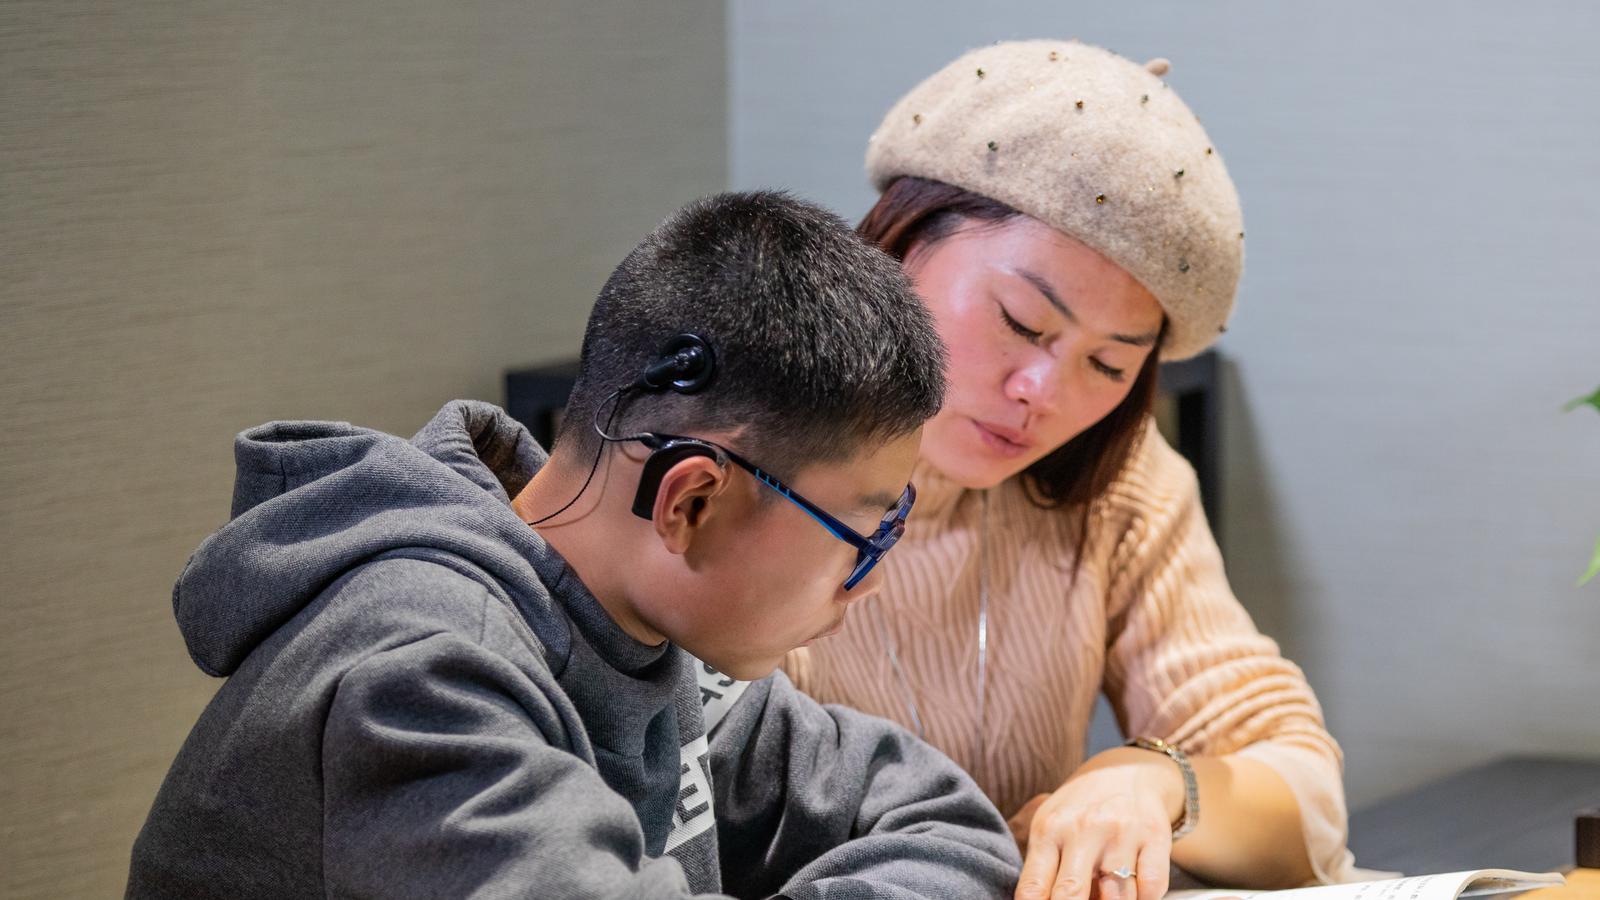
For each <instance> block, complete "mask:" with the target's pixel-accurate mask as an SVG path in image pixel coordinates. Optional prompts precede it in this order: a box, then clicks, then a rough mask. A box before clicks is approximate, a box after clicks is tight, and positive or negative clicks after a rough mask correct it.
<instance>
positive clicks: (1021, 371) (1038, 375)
mask: <svg viewBox="0 0 1600 900" xmlns="http://www.w3.org/2000/svg"><path fill="white" fill-rule="evenodd" d="M1005 395H1006V399H1007V400H1017V401H1020V402H1022V403H1024V404H1026V405H1027V406H1028V407H1029V408H1030V409H1032V410H1033V411H1035V412H1047V411H1051V410H1054V409H1055V407H1056V403H1057V402H1058V398H1059V397H1060V395H1061V377H1060V373H1059V372H1057V370H1056V365H1055V363H1054V361H1053V360H1052V361H1050V362H1039V363H1035V364H1032V365H1026V366H1019V367H1017V368H1016V369H1014V370H1012V372H1011V374H1010V375H1009V376H1007V377H1006V382H1005Z"/></svg>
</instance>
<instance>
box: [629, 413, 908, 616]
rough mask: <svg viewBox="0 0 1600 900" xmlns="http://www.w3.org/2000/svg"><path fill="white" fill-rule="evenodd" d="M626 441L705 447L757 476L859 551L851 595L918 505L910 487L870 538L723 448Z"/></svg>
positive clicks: (656, 437) (657, 438)
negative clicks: (913, 508)
mask: <svg viewBox="0 0 1600 900" xmlns="http://www.w3.org/2000/svg"><path fill="white" fill-rule="evenodd" d="M622 440H636V441H639V442H640V443H642V444H644V445H645V446H647V447H649V448H650V449H651V450H652V451H653V453H652V455H654V453H659V452H661V451H664V450H673V449H680V448H681V449H689V448H695V447H704V448H707V449H710V450H712V451H714V453H715V454H716V455H717V456H718V457H719V458H718V460H717V461H718V463H719V464H720V463H721V462H722V460H723V459H728V460H732V461H733V462H734V464H735V465H737V466H739V468H741V469H744V470H745V471H747V472H749V473H750V474H751V475H754V476H755V477H756V480H757V481H759V482H761V483H762V484H764V485H766V486H767V487H770V488H772V489H773V490H775V491H777V492H778V493H780V494H782V495H783V496H784V498H785V499H787V500H788V501H789V502H791V503H793V504H794V505H796V506H798V507H800V508H801V509H802V510H804V511H805V513H806V515H808V516H810V517H811V518H813V519H815V520H817V523H818V524H819V525H821V526H822V527H823V528H826V529H827V530H828V533H829V534H832V535H833V536H834V537H836V538H838V539H839V540H841V541H844V542H845V543H846V544H849V545H850V546H852V547H854V548H856V564H855V568H854V569H852V570H851V571H850V576H849V577H848V578H846V579H845V581H844V589H845V590H847V591H848V590H850V589H851V588H853V587H855V586H856V585H857V584H859V583H860V582H861V579H863V578H865V577H867V573H868V572H871V571H872V567H873V566H876V565H877V564H878V560H880V559H883V556H884V554H886V553H888V552H889V548H891V547H893V546H894V545H895V543H896V542H897V541H899V540H900V535H902V534H904V533H905V530H906V517H907V516H909V515H911V506H912V504H914V503H916V502H917V489H916V487H915V486H913V485H911V484H907V485H906V489H905V491H904V492H903V493H902V494H901V495H900V499H899V501H898V502H896V503H895V505H894V508H893V509H891V510H889V512H888V513H886V514H885V515H884V517H883V521H881V522H879V523H878V528H877V530H876V531H874V532H873V533H872V535H871V536H870V537H869V536H865V535H862V534H861V533H860V532H858V531H856V530H855V529H854V528H851V527H850V526H849V525H846V524H845V523H843V522H841V521H839V520H838V519H837V518H835V517H834V516H832V515H829V514H828V512H827V510H824V509H823V508H822V507H820V506H818V505H816V504H815V503H812V502H811V501H810V500H807V499H806V498H805V497H803V496H801V495H800V494H799V493H797V492H796V491H795V490H794V489H793V488H791V487H789V486H788V485H786V484H784V483H783V482H782V481H780V480H779V479H777V478H775V477H773V476H772V475H771V474H769V473H768V472H766V471H765V470H763V469H762V468H761V467H760V466H758V465H756V464H755V463H753V462H751V461H749V460H748V459H745V458H744V457H742V456H740V455H739V454H737V453H735V452H733V451H732V450H729V449H728V448H727V447H724V446H722V445H720V444H715V443H712V442H711V441H708V440H705V439H703V438H691V437H682V436H680V435H675V434H660V433H657V432H647V433H645V434H640V435H632V436H629V437H627V438H622ZM652 487H654V486H652ZM650 493H651V494H652V495H653V494H654V491H653V490H652V491H650ZM654 499H655V498H654V497H653V496H652V497H651V498H650V500H651V502H652V503H653V502H654Z"/></svg>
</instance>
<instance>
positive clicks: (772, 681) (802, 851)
mask: <svg viewBox="0 0 1600 900" xmlns="http://www.w3.org/2000/svg"><path fill="white" fill-rule="evenodd" d="M711 769H712V785H713V790H714V791H715V808H716V810H717V842H718V845H719V847H720V850H721V854H722V859H723V866H722V869H723V872H722V877H723V887H724V889H725V890H727V891H729V892H730V893H733V894H737V895H739V896H765V895H767V894H769V893H773V892H779V893H781V895H782V896H784V897H789V898H793V900H812V898H822V897H836V896H837V897H862V898H866V897H873V898H885V900H889V898H900V900H912V898H921V897H970V898H975V900H976V898H984V897H992V898H997V900H998V898H1009V897H1010V896H1011V895H1012V891H1013V890H1014V888H1015V886H1016V880H1017V875H1018V872H1019V870H1020V868H1021V864H1022V860H1021V859H1020V857H1019V856H1018V855H1017V847H1016V844H1015V842H1014V841H1013V840H1012V838H1011V835H1010V833H1009V832H1008V831H1007V829H1006V825H1005V822H1004V820H1002V819H1001V818H1000V814H999V812H997V811H996V810H995V808H994V805H993V804H991V803H990V802H989V801H988V800H987V799H985V798H984V796H983V794H982V792H980V791H979V790H978V787H977V785H975V784H973V782H972V780H971V779H970V778H968V777H967V776H966V774H965V773H963V772H962V771H961V770H960V768H959V767H957V766H956V765H955V763H953V762H951V761H950V760H949V759H947V758H945V757H944V756H943V755H941V754H940V753H939V752H938V751H937V750H934V749H933V748H932V747H930V746H929V745H927V744H925V743H923V742H922V741H920V740H918V739H917V738H916V737H914V736H913V735H911V734H910V733H909V732H907V731H905V730H904V729H902V728H900V727H899V726H897V725H894V724H893V723H890V722H887V721H885V720H883V719H878V718H875V717H872V716H867V715H863V714H861V713H858V712H856V711H854V710H850V709H846V708H843V707H837V706H827V707H824V706H822V705H820V704H818V703H817V702H816V701H814V700H812V699H811V698H809V697H807V696H805V695H804V694H801V693H800V692H799V691H797V690H796V689H795V687H794V685H793V684H791V683H790V681H789V679H788V678H787V677H785V676H784V675H783V673H781V672H780V673H776V674H774V675H772V676H771V677H769V678H766V679H763V680H761V681H759V682H755V683H754V684H752V685H751V686H750V687H749V689H748V690H746V691H745V693H744V695H743V696H742V697H741V698H740V699H739V701H738V702H737V703H736V704H735V705H734V706H733V708H732V709H731V710H730V711H729V712H728V715H727V718H726V719H724V720H723V722H722V723H721V725H720V727H719V728H718V729H717V730H716V731H715V732H714V733H713V738H712V742H711Z"/></svg>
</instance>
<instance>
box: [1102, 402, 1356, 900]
mask: <svg viewBox="0 0 1600 900" xmlns="http://www.w3.org/2000/svg"><path fill="white" fill-rule="evenodd" d="M1108 500H1109V503H1108V510H1107V511H1106V512H1105V514H1106V515H1107V517H1108V518H1110V519H1111V520H1112V521H1113V523H1115V524H1117V525H1120V528H1119V529H1118V530H1119V532H1120V540H1119V541H1118V543H1117V545H1116V546H1115V548H1114V549H1113V550H1112V554H1111V563H1110V568H1109V572H1110V584H1109V591H1108V594H1109V596H1108V608H1107V613H1108V615H1109V630H1108V634H1107V642H1108V645H1109V646H1108V653H1107V660H1106V677H1105V686H1106V694H1107V696H1108V698H1109V699H1110V700H1111V704H1112V707H1113V709H1114V710H1115V711H1116V714H1117V719H1118V723H1119V724H1120V725H1121V726H1122V729H1123V733H1124V734H1127V735H1130V736H1133V735H1143V736H1151V737H1160V738H1163V739H1165V740H1167V741H1169V742H1172V743H1174V744H1177V745H1178V746H1180V747H1182V748H1184V750H1186V751H1188V752H1190V753H1194V754H1198V755H1211V756H1221V755H1226V754H1233V753H1237V754H1241V755H1243V756H1247V757H1250V758H1252V759H1256V760H1259V761H1261V762H1263V763H1265V764H1266V765H1268V766H1270V767H1271V768H1272V769H1273V770H1274V771H1275V772H1277V773H1278V775H1279V776H1280V777H1281V778H1282V779H1283V780H1284V782H1285V783H1286V784H1287V785H1288V787H1289V789H1290V791H1291V792H1292V793H1293V794H1294V797H1295V800H1296V801H1297V803H1298V805H1299V809H1300V819H1301V828H1302V832H1303V834H1304V837H1305V841H1306V853H1307V856H1308V858H1309V860H1310V862H1311V866H1312V869H1313V871H1314V872H1315V875H1316V878H1317V880H1318V881H1319V882H1324V883H1333V882H1338V881H1342V880H1346V879H1347V878H1349V877H1350V875H1349V870H1350V867H1351V862H1352V860H1351V855H1350V852H1349V850H1347V849H1346V847H1345V843H1346V833H1347V814H1346V811H1345V800H1344V784H1343V772H1342V770H1343V756H1342V753H1341V751H1340V749H1339V745H1338V744H1337V743H1336V742H1335V741H1334V739H1333V737H1332V736H1331V735H1329V733H1328V730H1327V727H1326V726H1325V724H1324V722H1323V717H1322V708H1321V706H1320V705H1319V704H1318V703H1317V699H1316V697H1315V695H1313V694H1312V691H1311V687H1310V685H1309V684H1307V682H1306V679H1305V675H1304V673H1303V672H1301V670H1300V668H1299V667H1298V666H1296V665H1294V664H1293V663H1292V662H1290V661H1288V660H1287V659H1284V658H1283V656H1282V655H1281V654H1280V653H1279V651H1278V646H1277V644H1276V643H1275V642H1274V641H1272V640H1271V639H1270V638H1268V637H1266V636H1265V635H1262V634H1261V633H1260V632H1259V631H1257V630H1256V628H1255V625H1254V623H1252V621H1251V620H1250V616H1249V614H1248V613H1246V612H1245V610H1244V607H1243V606H1241V605H1240V604H1239V601H1238V599H1237V598H1235V597H1234V595H1233V591H1232V589H1231V588H1230V587H1229V586H1228V581H1227V577H1226V575H1225V574H1224V572H1223V565H1222V556H1221V553H1220V552H1219V550H1218V549H1217V543H1216V540H1215V539H1214V538H1213V536H1212V534H1211V531H1210V529H1209V527H1208V526H1207V524H1206V521H1205V514H1204V512H1203V511H1202V507H1201V505H1200V492H1199V486H1198V483H1197V481H1196V479H1195V476H1194V470H1193V469H1191V468H1190V467H1189V466H1188V464H1187V463H1186V462H1184V461H1183V459H1182V458H1181V457H1179V456H1178V455H1177V453H1176V452H1175V451H1173V450H1172V449H1171V448H1170V447H1168V446H1167V445H1166V443H1165V442H1164V441H1163V440H1162V439H1161V437H1160V436H1159V435H1158V434H1156V433H1155V431H1154V429H1153V428H1152V429H1151V431H1150V432H1149V433H1148V434H1147V435H1146V438H1145V441H1144V447H1143V449H1142V450H1141V451H1140V455H1139V460H1138V463H1137V464H1136V465H1135V466H1133V467H1131V468H1130V472H1129V473H1128V474H1127V475H1125V476H1124V477H1123V478H1122V479H1121V480H1120V481H1119V483H1118V484H1117V485H1116V486H1115V487H1114V488H1113V490H1112V492H1111V494H1110V496H1109V498H1108Z"/></svg>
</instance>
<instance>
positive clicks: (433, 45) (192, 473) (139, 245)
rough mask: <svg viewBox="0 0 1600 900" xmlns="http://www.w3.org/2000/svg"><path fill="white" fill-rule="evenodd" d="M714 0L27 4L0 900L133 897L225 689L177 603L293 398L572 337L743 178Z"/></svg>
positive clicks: (8, 8)
mask: <svg viewBox="0 0 1600 900" xmlns="http://www.w3.org/2000/svg"><path fill="white" fill-rule="evenodd" d="M724 24H725V20H724V10H723V7H722V4H721V3H719V2H714V0H698V2H693V3H682V2H677V3H673V4H670V5H669V4H642V3H631V2H626V0H561V2H539V3H525V2H490V0H472V2H462V3H399V4H396V3H385V2H370V0H358V2H354V3H348V2H347V3H331V4H330V3H312V2H292V3H277V2H271V3H268V2H248V0H247V2H235V3H226V4H215V3H208V2H199V0H174V2H165V3H127V4H118V3H93V2H64V0H41V2H10V3H6V4H3V5H0V385H4V387H3V393H0V422H4V423H5V425H4V427H3V428H0V478H3V483H4V502H3V503H0V554H3V557H0V604H3V609H4V622H5V624H4V627H3V628H0V773H3V774H0V895H3V896H6V897H35V896H37V897H88V896H112V895H120V893H121V889H122V885H123V882H124V879H125V878H126V874H127V859H128V849H129V847H130V845H131V843H132V841H133V837H134V834H135V832H136V831H137V829H138V827H139V824H140V822H141V821H142V820H143V817H144V814H145V812H146V810H147V809H148V808H149V804H150V801H151V799H152V798H153V797H154V795H155V790H156V787H157V785H158V784H159V782H160V779H161V777H162V775H163V774H164V772H165V771H166V767H167V765H168V763H169V762H170V761H171V759H172V756H173V754H174V753H175V752H176V751H177V748H178V745H179V743H180V742H181V741H182V739H183V736H184V735H185V734H186V733H187V732H188V729H189V726H190V725H191V724H193V722H194V719H195V717H196V715H197V714H198V713H199V711H200V708H201V707H202V705H203V704H204V703H205V702H206V700H207V699H208V698H209V696H210V694H211V692H212V691H213V690H214V689H215V687H216V684H217V682H215V681H213V680H211V679H208V678H205V677H203V676H201V675H200V673H199V672H198V671H197V670H196V669H195V668H194V667H193V666H192V665H190V663H189V662H188V659H187V656H186V655H185V653H184V650H183V646H182V643H181V641H180V640H179V638H178V635H177V631H176V629H175V628H174V626H173V623H172V614H171V606H170V601H169V599H168V598H169V597H170V596H171V586H172V582H173V579H174V578H175V577H176V575H177V574H178V572H179V570H180V569H181V567H182V566H183V563H184V560H185V559H186V558H187V554H188V553H189V552H190V551H191V550H192V549H193V548H194V546H195V544H196V543H197V542H198V541H199V540H200V538H201V537H203V536H204V535H205V534H206V533H207V532H208V531H209V530H210V529H212V528H214V527H215V526H217V525H218V524H220V523H221V522H222V520H223V519H224V518H225V517H226V514H227V509H228V500H229V493H230V486H231V440H232V436H233V434H234V433H235V432H237V431H238V430H240V429H242V428H244V427H247V426H249V425H252V424H255V423H257V422H260V421H263V420H266V419H269V418H273V417H306V418H310V417H316V418H337V419H349V420H353V421H357V422H361V423H364V424H371V425H375V426H378V427H381V428H385V429H389V430H395V431H400V432H402V433H406V434H409V433H411V431H413V430H414V429H416V428H417V427H418V426H420V425H421V424H422V423H423V422H424V421H426V419H427V417H428V416H429V415H431V414H432V412H433V411H434V410H435V409H436V408H437V406H438V404H439V403H441V402H443V401H445V400H448V399H450V398H452V397H460V396H468V397H481V398H486V399H491V400H497V399H499V397H500V381H499V378H500V373H501V371H502V370H503V369H504V368H505V367H507V366H509V365H514V364H520V363H525V362H532V361H537V360H540V359H543V358H548V357H551V356H558V355H561V356H564V355H570V354H572V353H574V352H576V348H577V344H578V338H579V336H580V334H581V330H582V325H583V321H584V317H585V316H586V314H587V311H588V306H589V303H590V301H591V300H592V298H593V296H594V293H595V291H596V289H597V288H598V287H599V285H600V282H601V281H602V280H603V278H604V276H605V274H606V273H607V272H609V271H610V268H611V266H613V265H614V264H615V263H616V262H617V261H618V260H619V259H620V258H621V256H622V254H623V253H624V252H626V250H627V249H628V248H629V247H631V246H632V245H633V243H634V242H635V241H636V240H637V239H638V238H639V237H641V236H642V235H643V234H644V233H645V232H646V231H647V230H648V229H649V228H650V227H651V226H652V225H653V224H654V223H655V222H656V221H657V220H658V219H659V218H660V217H661V216H663V215H665V214H666V213H668V212H670V211H671V210H672V209H673V208H674V207H676V206H677V205H678V204H680V203H681V202H683V201H685V200H687V199H689V198H690V197H692V196H695V195H697V194H701V193H705V192H709V191H712V190H715V189H718V188H720V187H722V186H723V184H724V183H725V181H726V149H725V142H724V137H725V133H726V121H725V110H726V96H725V90H726V87H725V85H726V82H725V78H726V70H725V65H724V63H725V50H724V47H725V44H724V39H725V33H724Z"/></svg>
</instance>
